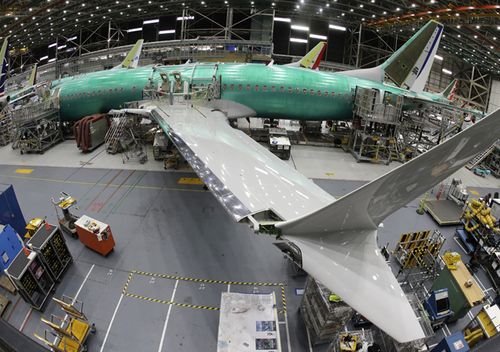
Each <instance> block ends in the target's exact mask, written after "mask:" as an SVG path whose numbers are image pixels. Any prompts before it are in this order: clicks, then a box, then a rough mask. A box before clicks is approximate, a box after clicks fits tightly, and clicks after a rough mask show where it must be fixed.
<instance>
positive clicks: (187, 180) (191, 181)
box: [177, 177, 203, 185]
mask: <svg viewBox="0 0 500 352" xmlns="http://www.w3.org/2000/svg"><path fill="white" fill-rule="evenodd" d="M177 183H178V184H180V185H203V181H202V180H201V179H200V178H198V177H181V178H180V179H179V181H177Z"/></svg>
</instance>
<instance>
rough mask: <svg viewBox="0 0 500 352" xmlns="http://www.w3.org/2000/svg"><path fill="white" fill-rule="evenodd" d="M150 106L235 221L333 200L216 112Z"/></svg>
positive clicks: (297, 212) (288, 214)
mask: <svg viewBox="0 0 500 352" xmlns="http://www.w3.org/2000/svg"><path fill="white" fill-rule="evenodd" d="M149 109H151V113H152V115H153V117H154V118H155V119H156V120H157V121H158V122H159V124H160V126H161V127H162V128H163V129H164V130H165V132H166V133H167V134H168V135H169V136H170V137H171V139H172V140H173V142H174V143H175V144H176V145H177V147H178V148H179V150H180V151H181V153H182V154H183V156H184V157H185V158H186V159H187V160H188V162H189V163H190V164H191V166H192V167H193V169H194V170H195V172H196V173H197V174H198V175H199V176H200V178H202V179H203V181H204V182H205V183H206V185H207V186H208V187H209V188H210V190H211V191H212V192H213V193H214V194H215V196H216V197H217V198H218V200H219V201H220V202H221V203H222V204H223V205H224V207H225V208H226V210H228V211H229V213H230V214H231V215H232V216H233V217H234V218H235V219H236V220H237V221H240V220H241V219H243V218H244V217H246V216H248V215H250V214H255V213H259V212H262V211H265V210H272V211H273V212H274V213H275V214H276V215H278V216H279V217H280V218H281V219H283V220H287V219H293V218H296V217H299V216H303V215H305V214H308V213H309V212H311V210H318V209H320V208H321V207H324V206H326V205H327V204H329V203H331V202H333V201H334V198H333V197H332V196H330V195H329V194H328V193H326V192H325V191H323V190H322V189H321V188H320V187H318V186H317V185H316V184H314V182H312V181H311V180H309V179H307V178H306V177H305V176H303V175H302V174H300V173H299V172H297V171H296V170H294V169H292V168H291V167H289V166H288V165H287V164H286V163H285V162H283V161H282V160H280V159H278V158H277V157H276V156H274V155H273V154H272V153H270V152H269V151H268V150H267V149H266V148H264V147H263V146H261V145H260V144H258V143H257V142H255V141H254V140H253V139H251V138H250V137H249V136H247V135H246V134H245V133H243V132H242V131H239V130H236V129H234V128H232V127H231V126H230V125H229V123H228V121H227V118H226V115H225V114H224V113H222V112H220V111H218V110H211V109H209V108H206V107H186V106H176V105H173V106H172V105H167V104H164V105H163V104H159V105H157V106H155V107H153V106H150V107H149Z"/></svg>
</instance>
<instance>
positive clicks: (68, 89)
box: [52, 63, 429, 121]
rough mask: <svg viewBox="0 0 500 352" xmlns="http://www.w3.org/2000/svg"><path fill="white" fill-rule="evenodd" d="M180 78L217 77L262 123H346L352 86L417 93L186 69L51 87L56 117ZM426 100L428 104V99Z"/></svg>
mask: <svg viewBox="0 0 500 352" xmlns="http://www.w3.org/2000/svg"><path fill="white" fill-rule="evenodd" d="M161 72H165V73H169V72H180V73H181V77H182V79H183V80H184V79H186V80H188V81H189V82H192V84H193V85H205V86H206V85H207V84H209V83H210V82H212V79H213V77H214V76H216V77H217V78H219V76H220V77H221V84H222V87H221V88H222V90H221V92H222V99H226V100H230V101H234V102H237V103H240V104H243V105H246V106H248V107H249V108H251V109H253V110H255V112H256V116H258V117H262V118H279V119H294V120H350V119H351V118H352V111H353V99H354V93H355V89H356V86H359V87H364V88H375V89H379V90H380V91H381V95H383V93H384V91H388V92H390V93H393V94H396V95H404V96H408V97H419V98H423V99H426V97H424V96H420V95H418V94H417V93H413V92H411V91H408V90H405V89H401V88H398V87H394V86H390V85H385V84H382V83H378V82H373V81H370V80H365V79H359V78H355V77H350V76H346V75H343V74H342V73H329V72H321V71H313V70H308V69H303V68H297V67H289V66H279V65H273V66H265V65H262V64H240V63H235V64H188V65H178V66H157V67H156V68H153V67H151V66H148V67H139V68H136V69H115V70H107V71H99V72H93V73H88V74H84V75H79V76H74V77H68V78H64V79H61V80H58V81H54V82H53V84H52V88H53V89H55V88H60V92H59V98H60V116H61V119H62V120H65V121H74V120H78V119H80V118H82V117H84V116H87V115H92V114H95V113H105V112H108V111H109V110H111V109H119V108H122V107H124V105H125V103H126V102H130V101H136V100H141V99H142V98H143V96H142V92H143V89H144V88H145V87H147V86H151V85H150V84H152V86H153V87H158V86H159V85H160V84H161V82H162V80H161V77H160V73H161ZM427 100H429V99H428V98H427Z"/></svg>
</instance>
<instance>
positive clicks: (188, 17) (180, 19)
mask: <svg viewBox="0 0 500 352" xmlns="http://www.w3.org/2000/svg"><path fill="white" fill-rule="evenodd" d="M182 20H194V16H184V17H183V16H180V17H177V21H182Z"/></svg>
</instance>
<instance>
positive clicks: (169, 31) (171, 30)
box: [158, 29, 175, 34]
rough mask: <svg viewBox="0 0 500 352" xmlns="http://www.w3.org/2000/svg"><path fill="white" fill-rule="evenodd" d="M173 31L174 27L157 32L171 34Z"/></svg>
mask: <svg viewBox="0 0 500 352" xmlns="http://www.w3.org/2000/svg"><path fill="white" fill-rule="evenodd" d="M173 33H175V29H165V30H162V31H159V32H158V34H173Z"/></svg>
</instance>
